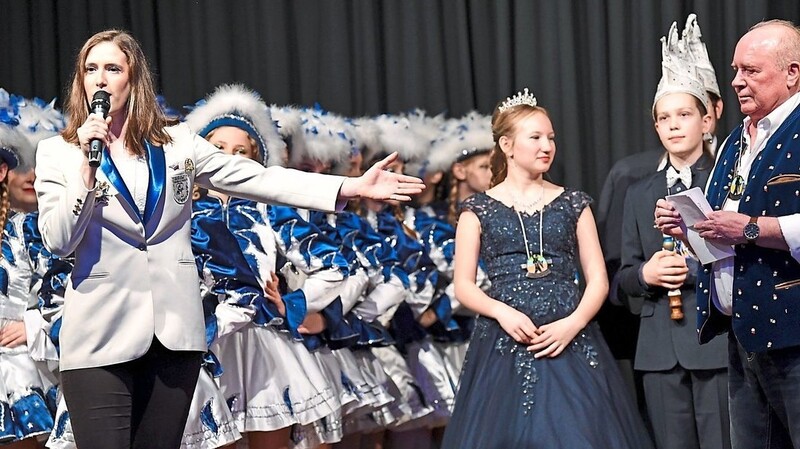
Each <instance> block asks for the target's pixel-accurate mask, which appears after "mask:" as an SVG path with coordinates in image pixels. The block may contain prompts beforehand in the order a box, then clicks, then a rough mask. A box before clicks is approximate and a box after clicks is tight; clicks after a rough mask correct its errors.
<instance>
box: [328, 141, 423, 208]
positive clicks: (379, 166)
mask: <svg viewBox="0 0 800 449" xmlns="http://www.w3.org/2000/svg"><path fill="white" fill-rule="evenodd" d="M397 158H398V155H397V153H396V152H395V153H392V154H390V155H389V156H387V157H386V158H384V159H383V160H380V161H378V162H376V163H375V164H374V165H373V166H372V167H370V168H369V170H367V171H366V172H364V174H363V175H361V176H359V177H357V178H346V179H345V180H344V183H342V188H341V190H340V191H339V198H340V199H343V200H348V199H352V198H370V199H373V200H378V201H387V200H394V201H410V200H411V195H417V194H418V193H420V192H422V189H424V188H425V184H423V183H422V180H421V179H419V178H416V177H414V176H407V175H402V174H398V173H393V172H390V171H387V170H386V167H388V166H389V165H390V164H391V163H392V162H394V161H395V160H397Z"/></svg>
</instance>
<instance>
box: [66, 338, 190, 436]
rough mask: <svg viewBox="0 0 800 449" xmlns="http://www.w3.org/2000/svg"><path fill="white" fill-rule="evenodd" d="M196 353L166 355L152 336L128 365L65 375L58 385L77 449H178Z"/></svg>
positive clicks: (74, 371) (186, 411)
mask: <svg viewBox="0 0 800 449" xmlns="http://www.w3.org/2000/svg"><path fill="white" fill-rule="evenodd" d="M201 357H202V355H201V353H199V352H188V351H171V350H169V349H167V348H165V347H164V346H163V345H162V344H161V343H160V342H159V341H158V339H156V338H155V337H154V338H153V344H152V346H151V347H150V349H149V350H148V351H147V353H146V354H145V355H143V356H142V357H141V358H139V359H136V360H133V361H131V362H125V363H120V364H118V365H111V366H104V367H99V368H84V369H76V370H67V371H63V372H62V373H61V385H62V389H63V392H64V399H65V400H66V402H67V409H68V410H69V414H70V419H71V421H72V431H73V433H74V435H75V442H76V445H77V446H78V447H79V448H80V449H94V448H97V449H129V448H137V449H138V448H142V449H144V448H147V449H161V448H164V449H167V448H169V449H174V448H179V447H180V444H181V437H182V436H183V428H184V426H185V425H186V417H187V415H188V414H189V406H190V404H191V402H192V395H193V394H194V389H195V385H196V384H197V377H198V375H199V374H200V362H201V360H202V359H201Z"/></svg>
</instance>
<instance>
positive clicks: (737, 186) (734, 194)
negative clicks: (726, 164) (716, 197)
mask: <svg viewBox="0 0 800 449" xmlns="http://www.w3.org/2000/svg"><path fill="white" fill-rule="evenodd" d="M743 142H744V131H742V136H741V137H740V138H739V151H738V152H737V153H736V162H735V163H734V165H733V172H734V173H736V175H735V176H734V177H733V181H731V184H730V186H729V187H728V198H730V199H732V200H733V201H739V200H740V199H741V198H742V194H743V193H744V188H745V185H746V183H745V180H744V177H743V176H742V175H741V174H740V173H739V167H740V166H741V164H742V153H744V150H743V149H742V144H743Z"/></svg>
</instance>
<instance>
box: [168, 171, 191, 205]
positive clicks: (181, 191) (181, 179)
mask: <svg viewBox="0 0 800 449" xmlns="http://www.w3.org/2000/svg"><path fill="white" fill-rule="evenodd" d="M172 197H173V198H175V202H176V203H178V204H184V203H186V201H187V200H188V199H189V174H188V173H186V172H183V173H180V174H177V175H173V176H172Z"/></svg>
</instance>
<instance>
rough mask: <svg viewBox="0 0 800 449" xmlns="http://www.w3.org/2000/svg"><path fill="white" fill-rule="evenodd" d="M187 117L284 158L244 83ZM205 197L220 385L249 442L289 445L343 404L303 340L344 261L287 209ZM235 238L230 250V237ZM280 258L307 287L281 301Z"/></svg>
mask: <svg viewBox="0 0 800 449" xmlns="http://www.w3.org/2000/svg"><path fill="white" fill-rule="evenodd" d="M186 120H187V123H188V124H189V126H190V128H192V129H193V130H194V131H196V132H197V133H198V134H199V135H201V136H203V137H205V138H206V139H207V140H209V141H210V142H212V143H214V144H215V145H217V146H218V147H220V148H221V149H222V150H223V151H225V152H228V153H231V154H241V155H242V156H245V157H250V158H253V159H256V160H260V161H261V162H262V163H264V164H265V165H266V164H269V163H270V161H274V160H277V159H280V156H279V154H280V152H281V150H282V146H283V142H282V141H281V140H280V138H279V136H278V135H277V132H276V130H275V125H274V124H273V122H272V120H271V116H270V113H269V111H268V109H267V108H266V105H264V103H263V102H262V101H261V100H260V98H259V97H258V95H257V94H255V93H254V92H252V91H249V90H247V89H246V88H243V87H241V86H223V87H220V88H219V89H217V91H216V92H215V93H214V94H212V95H211V96H210V97H209V98H208V100H207V101H206V102H205V104H201V105H199V106H198V107H196V108H195V109H194V110H193V111H192V113H190V114H189V115H188V116H187V118H186ZM270 165H274V163H273V164H270ZM198 193H199V195H198V198H196V199H195V202H194V207H193V210H194V212H193V237H192V241H193V248H194V250H195V255H196V260H198V263H199V264H200V265H201V269H202V274H203V279H204V283H205V284H206V286H207V287H208V288H209V293H210V296H208V295H207V297H206V310H207V323H209V326H208V331H207V334H209V339H210V340H213V341H212V342H211V345H210V348H211V350H212V351H213V352H214V353H215V354H216V355H217V356H218V357H219V360H220V362H221V365H222V369H223V370H224V373H223V374H222V376H220V377H219V379H218V381H219V384H220V389H221V390H222V392H223V393H224V396H225V398H226V400H227V402H228V405H229V406H230V407H231V410H232V412H233V416H234V419H235V423H236V425H237V427H238V428H239V430H240V431H241V432H242V433H246V434H247V437H248V438H247V440H248V444H249V447H250V448H260V447H270V448H273V447H288V445H289V436H290V428H291V427H292V426H293V425H296V424H297V425H308V424H310V423H312V422H315V421H319V420H321V419H323V418H325V417H329V416H332V415H335V414H336V413H338V411H339V409H340V403H339V398H338V397H337V396H336V395H335V394H334V387H333V386H332V385H331V381H330V379H328V378H326V377H325V376H324V375H323V373H322V371H321V370H320V368H319V365H318V364H317V363H316V360H315V359H314V357H313V356H312V355H311V354H310V353H309V352H308V350H307V349H306V348H305V347H304V346H303V344H302V343H301V342H300V341H299V340H301V339H302V337H301V335H300V331H301V330H303V321H304V319H305V317H306V315H307V314H308V313H314V312H317V311H319V310H321V309H322V308H324V307H325V306H327V305H328V304H329V303H331V302H332V301H333V300H334V299H335V298H336V296H337V295H338V291H339V289H340V287H341V283H342V281H343V280H344V278H345V276H346V275H347V264H346V262H345V261H344V260H343V259H341V256H339V255H338V253H337V252H336V251H335V248H334V247H333V245H328V244H326V242H325V241H324V239H318V238H317V236H318V235H319V234H320V233H319V231H317V230H315V229H314V228H312V227H309V226H305V225H304V224H303V223H301V222H300V221H298V220H296V219H295V217H294V216H292V215H290V214H285V213H282V211H283V210H284V209H285V208H275V207H272V206H266V205H263V204H258V203H255V202H252V201H248V200H242V199H238V198H226V197H225V196H224V195H221V194H219V193H216V192H198ZM224 231H227V232H224ZM231 237H232V238H233V241H235V242H236V246H234V247H233V248H232V247H231V245H230V244H224V243H223V242H224V241H225V240H231ZM279 259H280V260H284V259H285V260H289V261H291V262H292V266H293V267H295V268H297V269H298V270H300V271H302V273H303V275H304V277H305V278H306V279H305V282H304V283H303V284H302V289H300V290H294V291H291V292H289V293H288V294H286V295H283V297H282V298H278V296H279V295H278V293H277V291H278V285H277V284H278V278H277V275H276V273H277V272H278V270H279V269H280V266H279ZM234 286H235V288H228V287H234ZM218 298H221V300H218Z"/></svg>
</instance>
